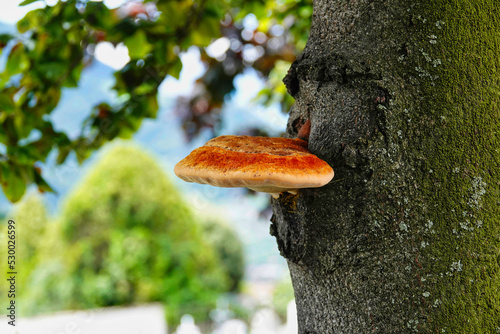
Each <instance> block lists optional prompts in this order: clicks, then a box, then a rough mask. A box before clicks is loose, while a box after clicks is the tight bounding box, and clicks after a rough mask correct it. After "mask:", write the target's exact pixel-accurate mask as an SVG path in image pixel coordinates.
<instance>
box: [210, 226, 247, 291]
mask: <svg viewBox="0 0 500 334" xmlns="http://www.w3.org/2000/svg"><path fill="white" fill-rule="evenodd" d="M202 227H203V231H204V234H205V236H206V238H207V240H208V241H209V242H210V244H211V245H212V246H213V247H214V248H215V251H216V254H217V256H218V258H219V260H220V262H221V264H222V268H223V270H224V272H225V273H226V275H227V276H228V278H229V291H230V292H237V291H239V289H240V282H241V280H242V279H243V275H244V274H245V258H244V252H243V244H242V243H241V240H240V238H239V237H238V235H237V234H236V233H235V231H234V230H233V229H232V228H231V227H230V226H228V225H227V224H226V223H223V222H221V221H219V220H217V219H214V218H209V219H205V221H202Z"/></svg>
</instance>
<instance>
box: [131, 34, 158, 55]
mask: <svg viewBox="0 0 500 334" xmlns="http://www.w3.org/2000/svg"><path fill="white" fill-rule="evenodd" d="M125 45H126V46H127V48H128V55H129V57H130V58H131V59H141V58H142V57H144V56H145V55H147V54H148V53H149V52H150V51H151V50H152V49H153V46H152V45H151V44H149V42H148V39H147V37H146V33H145V32H144V31H142V30H138V31H137V32H136V33H135V34H133V35H132V36H131V37H129V38H127V39H125Z"/></svg>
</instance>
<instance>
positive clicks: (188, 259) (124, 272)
mask: <svg viewBox="0 0 500 334" xmlns="http://www.w3.org/2000/svg"><path fill="white" fill-rule="evenodd" d="M26 205H35V209H36V210H34V209H33V208H32V209H29V210H28V209H26ZM39 208H40V209H39ZM42 211H43V207H42V206H41V204H40V202H39V201H35V200H32V199H31V197H28V199H27V200H23V201H22V202H21V205H20V207H19V210H18V212H19V214H20V215H21V216H20V215H18V216H16V219H19V221H18V222H19V223H20V224H18V225H22V226H23V227H24V228H25V230H29V231H23V232H25V233H26V234H29V236H30V239H29V240H23V243H21V244H23V247H24V248H33V249H35V252H30V251H29V250H25V253H21V249H19V252H20V253H19V254H20V256H22V257H23V259H26V263H31V264H33V265H30V266H24V265H23V273H24V274H23V277H24V279H23V282H22V284H23V286H22V296H21V302H20V305H22V312H23V314H35V313H40V312H49V311H56V310H65V309H73V310H74V309H87V308H95V307H103V306H114V305H127V304H134V303H145V302H152V301H159V302H162V303H164V304H165V306H166V309H167V318H168V320H169V323H176V322H177V321H178V319H179V317H180V316H181V315H182V314H184V313H188V312H189V313H190V314H193V316H195V317H196V319H198V320H205V319H206V318H207V316H208V313H209V311H210V310H211V309H212V308H213V307H214V306H215V303H216V299H217V298H218V297H219V295H220V294H221V293H223V292H230V291H231V290H232V289H234V287H235V286H237V285H238V283H239V279H241V275H239V276H238V275H237V277H233V276H231V273H232V272H233V271H234V270H231V269H228V268H230V267H234V261H233V263H230V262H226V263H225V264H221V261H222V260H223V258H224V255H221V254H220V253H218V252H219V250H218V249H216V248H215V247H214V244H213V241H214V240H212V239H213V238H212V236H210V235H208V236H207V234H205V233H204V228H207V227H204V228H203V227H202V225H201V224H199V223H197V221H195V219H194V218H193V215H192V214H191V212H190V211H189V208H188V206H187V205H186V204H185V203H184V202H183V201H182V199H181V196H180V194H179V193H178V192H177V191H176V189H175V188H174V187H173V185H172V184H171V183H170V182H169V180H168V179H167V177H166V175H165V174H164V173H163V171H162V170H161V167H160V166H159V165H158V164H157V163H156V162H155V161H154V159H152V158H151V157H150V156H148V155H147V154H145V153H143V152H142V151H141V150H140V149H139V148H136V147H133V146H124V145H116V146H113V147H112V148H111V149H110V150H109V151H108V152H106V154H105V155H104V156H103V157H102V158H101V159H100V160H99V161H98V162H97V163H96V164H95V165H94V166H93V168H92V170H91V171H90V172H89V174H88V175H87V176H86V177H85V178H84V179H83V180H82V182H81V184H80V185H79V186H78V187H77V188H76V189H75V190H74V191H73V192H72V193H71V194H70V195H69V197H68V198H67V200H66V203H65V205H64V209H63V212H62V215H61V217H59V218H58V219H56V220H55V222H54V223H51V224H43V222H41V221H40V220H41V219H46V218H43V217H44V215H41V216H40V217H39V218H38V217H34V216H33V215H35V214H38V213H40V212H42ZM43 212H44V211H43ZM43 212H42V213H43ZM25 216H29V217H25ZM38 223H42V224H40V225H38ZM27 226H29V228H28V227H27ZM210 226H211V227H209V229H212V230H213V229H219V230H220V229H221V227H220V226H219V225H217V227H214V226H215V225H213V223H211V224H210ZM37 229H38V232H37ZM226 229H227V227H226ZM28 232H29V233H28ZM228 233H229V235H230V234H231V233H234V232H231V231H226V233H225V235H226V236H227V235H228ZM5 235H6V234H5ZM25 238H26V239H27V236H25ZM238 242H239V241H238V239H237V238H234V239H233V243H232V244H233V245H234V247H235V248H236V249H241V247H242V246H241V244H238ZM200 250H203V251H200ZM30 254H31V255H30ZM236 262H237V261H236ZM240 265H241V266H243V264H242V263H236V268H237V269H236V272H237V271H238V268H239V266H240ZM20 291H21V287H20Z"/></svg>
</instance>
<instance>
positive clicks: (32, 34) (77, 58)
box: [0, 0, 312, 201]
mask: <svg viewBox="0 0 500 334" xmlns="http://www.w3.org/2000/svg"><path fill="white" fill-rule="evenodd" d="M35 1H40V0H25V1H23V2H22V3H21V5H27V4H30V3H33V2H35ZM311 2H312V1H311V0H279V1H271V0H246V1H243V0H176V1H172V0H156V1H148V0H145V1H144V2H139V1H133V2H128V3H125V4H124V5H123V6H121V7H119V8H116V9H109V8H107V7H106V5H105V4H104V3H102V2H95V1H88V0H79V1H75V0H66V1H59V2H58V3H56V4H55V5H54V6H46V7H44V8H40V9H36V10H33V11H30V12H28V14H27V15H26V16H25V17H24V18H23V19H21V20H20V21H19V22H18V24H17V29H18V34H16V35H6V34H4V35H0V52H5V53H8V56H7V61H6V65H5V68H4V69H3V72H2V73H0V143H3V144H4V145H5V147H6V148H5V152H4V153H2V154H0V182H1V183H2V187H3V190H4V193H5V194H6V196H7V197H8V198H9V199H10V200H11V201H17V200H19V199H20V198H21V196H22V195H23V194H24V192H25V189H26V186H27V185H30V184H33V183H34V184H36V185H37V186H38V189H39V190H40V191H51V188H50V185H48V184H47V183H46V182H45V180H44V179H43V177H42V175H41V174H42V173H41V170H40V168H39V166H37V164H36V163H37V161H42V162H43V161H45V159H46V158H47V155H48V154H49V152H50V151H51V150H53V149H56V150H57V151H58V157H57V162H58V163H63V162H64V161H65V159H66V158H67V156H68V155H69V154H70V153H71V152H74V153H75V154H76V157H77V159H78V161H80V162H81V161H83V160H85V159H86V158H87V157H88V156H89V155H90V154H91V152H92V151H94V150H95V149H98V148H99V147H101V146H102V145H103V144H104V143H106V142H108V141H110V140H112V139H114V138H117V137H119V138H129V137H130V136H131V135H132V134H133V133H134V132H135V131H136V130H137V129H138V128H139V127H140V125H141V121H142V120H143V119H144V118H154V117H155V116H156V113H157V111H158V103H157V92H158V86H159V85H160V84H161V82H162V81H163V80H164V79H165V78H166V76H168V75H170V76H173V77H176V78H177V77H178V76H179V73H180V70H181V68H182V64H181V62H180V59H179V54H180V53H181V52H183V51H185V50H187V49H188V48H189V47H191V46H196V47H199V48H200V51H201V54H202V60H203V61H204V62H205V64H206V65H207V66H206V72H205V74H204V75H203V77H202V78H200V79H199V80H198V86H199V87H198V88H199V89H197V90H196V93H195V94H193V96H191V97H190V98H188V99H184V100H182V101H179V103H178V107H177V109H178V115H179V117H181V118H182V121H183V127H184V130H185V133H186V137H187V138H188V139H191V138H193V137H194V136H196V135H197V134H198V133H199V131H200V130H201V129H202V128H207V127H208V128H211V129H212V130H213V131H214V134H215V132H216V129H217V124H218V122H219V116H218V114H219V111H220V108H221V106H222V103H223V102H224V97H225V96H226V95H227V94H228V93H230V92H231V91H232V90H233V89H234V84H233V80H234V78H235V76H236V75H238V74H240V73H242V72H243V71H244V70H245V69H246V68H249V67H252V68H254V69H255V70H257V71H258V72H259V73H261V74H262V76H263V77H265V78H268V86H267V87H266V88H265V89H264V90H262V91H261V93H260V94H259V99H260V101H261V102H262V103H268V104H270V103H274V102H280V103H282V106H283V110H284V111H286V110H288V108H289V106H290V104H291V103H292V98H291V97H290V96H288V95H287V94H286V89H285V86H284V85H283V84H282V83H281V79H282V78H283V76H284V74H285V72H286V71H287V70H288V67H289V64H290V62H292V61H293V60H294V59H295V55H296V54H297V53H298V52H299V51H300V49H301V48H303V47H304V45H305V41H306V39H307V34H308V29H309V24H310V17H311V15H312V4H311ZM250 13H252V14H253V15H254V16H255V18H256V19H257V20H258V22H259V23H258V26H257V27H255V28H253V27H252V29H249V28H247V27H245V25H243V24H242V22H243V18H245V17H246V16H247V15H248V14H250ZM220 38H222V40H220V41H221V42H222V44H223V45H225V47H224V48H225V49H223V51H224V52H223V53H221V54H219V55H217V57H216V59H214V58H211V57H210V55H209V54H208V53H207V52H206V49H205V48H206V47H207V46H208V45H210V44H211V43H212V42H214V41H215V40H217V39H220ZM102 42H110V43H112V44H113V45H117V44H119V43H123V44H124V45H125V46H126V47H127V48H128V51H129V56H130V62H129V63H128V64H126V65H125V67H123V68H122V69H120V70H118V71H116V73H115V79H116V82H115V86H114V88H113V89H114V90H115V91H116V93H117V95H118V99H117V102H116V101H115V102H110V101H104V102H102V103H100V104H98V105H96V106H94V108H93V109H92V110H91V111H89V115H88V117H87V119H86V121H85V122H84V124H82V129H81V133H80V135H79V136H77V137H75V138H70V137H69V136H68V135H67V134H66V133H64V132H60V131H56V130H55V129H54V127H53V124H52V122H51V118H50V113H51V112H52V110H54V108H55V107H56V106H57V104H58V102H59V99H60V97H61V91H62V89H63V88H65V87H77V86H78V83H79V78H80V75H81V73H82V71H83V70H84V69H85V67H86V66H88V65H89V64H91V63H92V61H93V60H94V56H93V55H94V50H95V47H96V45H97V44H98V43H102Z"/></svg>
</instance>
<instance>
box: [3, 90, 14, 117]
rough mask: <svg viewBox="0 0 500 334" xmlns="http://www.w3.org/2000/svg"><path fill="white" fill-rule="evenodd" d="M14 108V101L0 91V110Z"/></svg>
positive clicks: (6, 110)
mask: <svg viewBox="0 0 500 334" xmlns="http://www.w3.org/2000/svg"><path fill="white" fill-rule="evenodd" d="M15 109H16V105H15V104H14V101H12V99H11V98H10V96H8V95H7V94H5V93H0V111H4V112H7V113H9V112H12V111H14V110H15Z"/></svg>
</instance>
